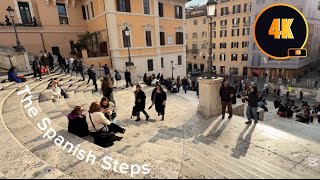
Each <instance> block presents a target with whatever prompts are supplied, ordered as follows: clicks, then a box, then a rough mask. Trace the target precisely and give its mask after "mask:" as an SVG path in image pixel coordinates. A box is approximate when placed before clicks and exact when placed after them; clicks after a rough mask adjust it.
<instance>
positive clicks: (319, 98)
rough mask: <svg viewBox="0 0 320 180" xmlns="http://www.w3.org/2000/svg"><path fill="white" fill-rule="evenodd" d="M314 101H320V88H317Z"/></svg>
mask: <svg viewBox="0 0 320 180" xmlns="http://www.w3.org/2000/svg"><path fill="white" fill-rule="evenodd" d="M316 101H317V102H320V88H319V89H318V90H317V96H316Z"/></svg>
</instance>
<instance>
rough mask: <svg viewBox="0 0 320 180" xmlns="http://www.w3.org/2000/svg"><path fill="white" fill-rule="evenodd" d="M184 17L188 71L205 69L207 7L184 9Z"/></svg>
mask: <svg viewBox="0 0 320 180" xmlns="http://www.w3.org/2000/svg"><path fill="white" fill-rule="evenodd" d="M186 18H187V36H186V39H187V46H186V49H187V64H188V67H187V68H188V71H191V70H193V69H200V70H204V69H207V59H208V47H209V43H208V42H209V39H208V38H209V37H208V32H209V31H208V18H207V7H206V6H205V5H204V6H194V7H190V8H188V9H186Z"/></svg>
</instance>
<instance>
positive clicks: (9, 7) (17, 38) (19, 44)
mask: <svg viewBox="0 0 320 180" xmlns="http://www.w3.org/2000/svg"><path fill="white" fill-rule="evenodd" d="M6 10H7V11H8V13H9V15H10V17H11V19H12V24H13V28H14V32H15V34H16V40H17V47H16V52H24V51H25V50H24V48H23V47H22V46H21V43H20V41H19V37H18V33H17V29H16V23H15V22H14V9H12V7H11V6H8V8H7V9H6Z"/></svg>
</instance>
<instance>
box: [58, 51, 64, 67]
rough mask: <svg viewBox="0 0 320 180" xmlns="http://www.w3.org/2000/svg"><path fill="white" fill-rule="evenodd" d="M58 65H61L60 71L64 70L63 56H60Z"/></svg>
mask: <svg viewBox="0 0 320 180" xmlns="http://www.w3.org/2000/svg"><path fill="white" fill-rule="evenodd" d="M58 63H59V69H64V67H63V57H62V55H61V54H59V55H58Z"/></svg>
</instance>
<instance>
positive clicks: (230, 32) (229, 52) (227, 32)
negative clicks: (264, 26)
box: [212, 0, 251, 76]
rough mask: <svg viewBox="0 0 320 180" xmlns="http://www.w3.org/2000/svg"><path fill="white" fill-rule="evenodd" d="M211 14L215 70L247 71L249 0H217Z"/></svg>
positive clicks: (229, 71) (245, 72)
mask: <svg viewBox="0 0 320 180" xmlns="http://www.w3.org/2000/svg"><path fill="white" fill-rule="evenodd" d="M216 15H217V17H215V18H213V21H214V24H213V29H215V30H213V32H212V33H213V37H214V38H213V44H214V45H213V47H215V48H214V49H213V54H214V57H213V59H214V62H213V66H214V69H216V71H217V73H218V74H228V75H229V74H232V75H239V76H243V75H244V76H245V75H247V74H248V51H249V37H250V36H251V31H250V21H251V19H250V16H251V0H237V1H231V0H219V1H218V4H217V12H216Z"/></svg>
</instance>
